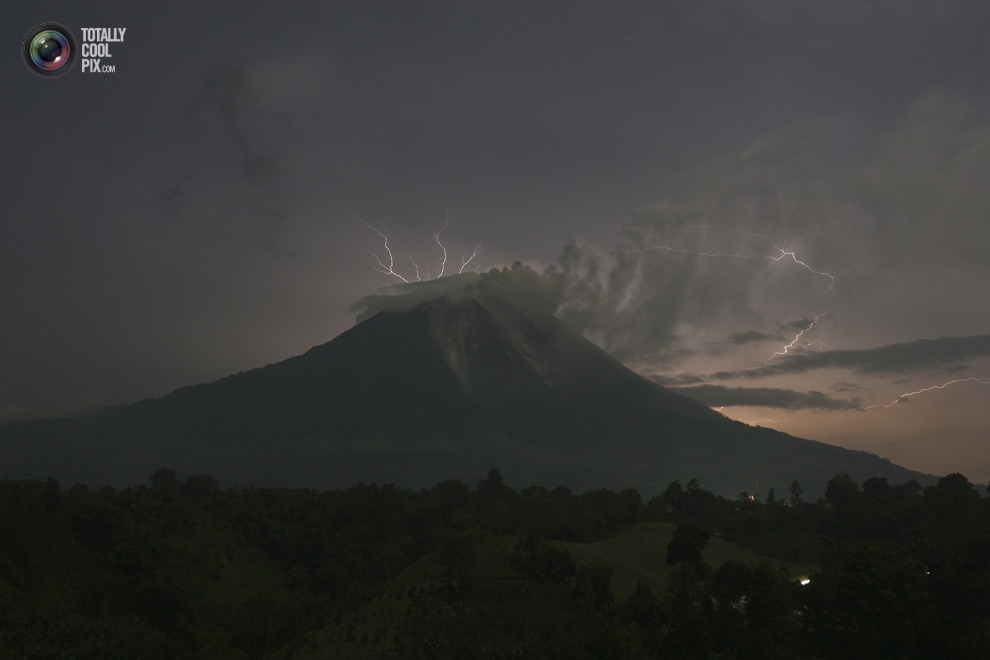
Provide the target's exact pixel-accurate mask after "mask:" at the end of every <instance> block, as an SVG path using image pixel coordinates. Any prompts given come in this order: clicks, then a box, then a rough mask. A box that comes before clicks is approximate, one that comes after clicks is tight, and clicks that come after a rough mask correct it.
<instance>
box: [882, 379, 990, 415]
mask: <svg viewBox="0 0 990 660" xmlns="http://www.w3.org/2000/svg"><path fill="white" fill-rule="evenodd" d="M957 383H979V384H980V385H990V378H979V377H973V378H956V379H955V380H950V381H948V382H947V383H942V384H941V385H932V386H931V387H923V388H921V389H920V390H915V391H914V392H905V393H904V394H902V395H900V396H899V397H897V398H896V399H894V400H893V401H891V402H890V403H875V404H873V405H872V406H863V410H872V409H874V408H891V407H893V406H896V405H897V404H899V403H904V402H906V401H907V400H908V398H909V397H912V396H916V395H918V394H924V393H925V392H931V391H932V390H944V389H945V388H947V387H948V386H950V385H955V384H957Z"/></svg>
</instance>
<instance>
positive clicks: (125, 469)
mask: <svg viewBox="0 0 990 660" xmlns="http://www.w3.org/2000/svg"><path fill="white" fill-rule="evenodd" d="M162 466H167V467H171V468H174V469H176V470H177V471H178V472H179V473H180V474H184V475H190V474H212V475H213V476H215V477H217V478H218V479H219V480H220V481H221V482H222V483H224V484H226V485H234V484H240V485H249V484H254V485H259V486H290V487H309V488H336V487H345V486H348V485H350V484H354V483H357V482H366V483H395V484H397V485H400V486H408V487H421V486H432V485H434V484H436V483H438V482H440V481H444V480H448V479H461V480H465V481H468V482H473V481H476V480H477V479H478V478H480V477H481V476H483V475H484V474H486V473H487V471H488V470H489V469H490V468H492V467H497V468H499V469H500V470H501V472H502V473H503V474H505V475H506V478H507V480H508V481H509V482H510V483H513V484H516V485H522V486H525V485H530V484H540V485H544V486H549V487H552V486H556V485H562V484H563V485H567V486H569V487H571V488H574V489H593V488H605V487H608V488H623V489H624V488H630V487H635V488H638V489H640V490H641V492H643V493H644V494H655V493H657V492H660V491H662V490H663V489H664V488H665V487H666V486H667V485H668V484H669V483H670V482H671V481H673V480H675V479H676V480H681V481H683V482H686V481H688V480H690V479H692V478H697V479H698V480H699V481H700V483H701V484H702V485H703V486H704V487H705V488H708V489H710V490H712V491H714V492H716V493H722V494H728V495H735V494H736V493H739V492H740V491H753V490H754V488H755V487H757V486H756V485H757V484H758V485H759V487H760V488H769V487H771V486H773V487H775V488H776V489H777V490H778V492H786V491H787V488H788V487H789V485H790V484H791V482H792V481H795V480H797V481H798V482H800V483H801V485H802V487H803V488H804V489H805V491H806V492H808V493H822V492H824V487H825V483H826V481H827V480H828V479H829V478H830V477H831V476H834V475H836V474H840V473H845V474H849V475H850V476H851V477H852V478H853V479H856V480H863V479H866V478H868V477H872V476H878V477H886V478H888V479H890V480H891V481H892V482H897V483H899V482H903V481H907V480H908V479H912V478H914V479H918V480H919V481H923V482H925V481H927V479H926V477H925V475H922V474H919V473H915V472H911V471H909V470H906V469H904V468H901V467H898V466H896V465H893V464H891V463H890V462H888V461H886V460H883V459H881V458H878V457H876V456H874V455H872V454H867V453H863V452H857V451H850V450H846V449H841V448H838V447H834V446H830V445H826V444H823V443H819V442H813V441H809V440H802V439H799V438H795V437H792V436H788V435H786V434H783V433H779V432H777V431H773V430H769V429H763V428H754V427H750V426H746V425H744V424H742V423H739V422H735V421H732V420H730V419H728V418H726V417H724V416H723V415H721V414H719V413H717V412H715V411H713V410H711V409H709V408H708V407H706V406H704V405H702V404H701V403H698V402H696V401H694V400H692V399H689V398H686V397H684V396H681V395H678V394H675V393H672V392H669V391H667V390H666V389H664V388H663V387H661V386H659V385H657V384H655V383H653V382H651V381H649V380H647V379H645V378H643V377H641V376H639V375H638V374H636V373H634V372H633V371H631V370H629V369H628V368H626V367H625V366H623V365H622V364H621V363H620V362H618V361H617V360H615V359H613V358H612V357H611V356H609V355H608V354H607V353H605V352H604V351H602V350H601V349H599V348H598V347H597V346H595V345H594V344H592V343H591V342H589V341H587V340H586V339H584V338H583V337H582V336H580V335H579V334H578V333H576V332H574V331H573V330H571V329H570V328H569V327H567V326H566V325H564V324H563V323H562V322H561V321H559V320H558V319H556V318H554V317H553V316H551V315H549V314H540V313H533V312H528V313H527V312H523V311H521V310H520V308H519V307H517V306H515V305H513V304H512V303H510V302H508V301H507V300H506V299H504V298H502V297H498V296H492V295H480V294H477V295H465V296H460V297H457V298H451V297H446V296H444V297H439V298H436V299H432V300H428V301H426V302H422V303H420V304H417V305H414V306H411V308H409V309H404V310H400V311H392V312H380V313H378V314H376V315H374V316H372V317H371V318H369V319H367V320H365V321H363V322H361V323H358V324H357V325H355V326H354V327H353V328H352V329H351V330H349V331H347V332H345V333H343V334H342V335H340V336H339V337H337V338H336V339H334V340H333V341H330V342H328V343H326V344H322V345H320V346H316V347H315V348H312V349H311V350H309V351H308V352H306V353H305V354H303V355H300V356H298V357H294V358H291V359H288V360H285V361H283V362H279V363H277V364H272V365H269V366H266V367H262V368H259V369H254V370H252V371H248V372H244V373H239V374H237V375H233V376H228V377H226V378H223V379H221V380H218V381H216V382H213V383H209V384H203V385H196V386H191V387H184V388H181V389H178V390H176V391H174V392H172V393H170V394H168V395H166V396H164V397H161V398H158V399H149V400H145V401H139V402H137V403H133V404H130V405H126V406H119V407H115V408H110V409H107V410H104V411H102V412H99V413H95V414H90V415H85V416H81V417H75V418H71V419H60V420H44V421H18V422H11V423H8V424H6V425H3V426H0V476H4V477H14V478H45V477H49V476H53V477H56V478H57V479H59V480H60V481H62V482H63V483H72V482H75V481H79V482H83V483H90V484H112V485H131V484H136V483H142V482H144V481H145V480H146V479H147V478H148V476H149V475H150V474H151V473H152V472H153V471H154V470H156V469H157V468H159V467H162Z"/></svg>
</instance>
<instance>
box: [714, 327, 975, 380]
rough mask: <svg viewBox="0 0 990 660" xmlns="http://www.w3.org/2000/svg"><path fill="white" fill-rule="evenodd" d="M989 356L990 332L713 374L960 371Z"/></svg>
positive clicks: (724, 376) (798, 358)
mask: <svg viewBox="0 0 990 660" xmlns="http://www.w3.org/2000/svg"><path fill="white" fill-rule="evenodd" d="M988 356H990V335H976V336H972V337H940V338H938V339H919V340H918V341H912V342H906V343H901V344H889V345H887V346H880V347H877V348H868V349H856V350H832V351H820V352H808V353H799V354H795V355H784V356H779V357H777V358H775V359H774V360H773V362H771V363H770V364H766V365H763V366H761V367H756V368H753V369H744V370H740V371H723V372H719V373H716V374H714V375H713V376H712V377H713V378H715V379H717V380H733V379H737V378H765V377H767V376H781V375H785V374H800V373H806V372H809V371H813V370H817V369H832V368H843V369H851V370H852V371H855V372H857V373H860V374H872V375H889V374H908V373H913V372H920V371H958V370H960V369H961V368H962V366H963V363H964V362H965V361H966V360H972V359H974V358H985V357H988Z"/></svg>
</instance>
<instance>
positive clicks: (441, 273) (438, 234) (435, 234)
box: [433, 220, 450, 280]
mask: <svg viewBox="0 0 990 660" xmlns="http://www.w3.org/2000/svg"><path fill="white" fill-rule="evenodd" d="M449 224H450V220H447V222H445V223H443V227H441V228H440V231H438V232H435V233H434V234H433V240H435V241H436V242H437V245H439V246H440V249H441V250H443V261H442V262H441V263H440V274H439V275H437V279H438V280H439V279H440V278H441V277H443V269H444V268H446V267H447V248H445V247H444V245H443V243H441V242H440V234H442V233H443V230H444V229H446V228H447V225H449Z"/></svg>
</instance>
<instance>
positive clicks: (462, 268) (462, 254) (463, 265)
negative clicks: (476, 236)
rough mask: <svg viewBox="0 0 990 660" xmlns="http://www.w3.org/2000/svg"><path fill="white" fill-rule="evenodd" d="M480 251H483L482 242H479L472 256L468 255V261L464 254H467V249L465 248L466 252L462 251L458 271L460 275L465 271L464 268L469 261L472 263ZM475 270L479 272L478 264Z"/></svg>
mask: <svg viewBox="0 0 990 660" xmlns="http://www.w3.org/2000/svg"><path fill="white" fill-rule="evenodd" d="M480 251H481V243H478V245H477V246H476V247H475V248H474V252H472V253H471V256H470V257H468V258H467V260H466V261H465V260H464V255H466V254H467V250H465V251H464V252H462V253H461V267H460V269H459V270H458V271H457V274H458V275H460V274H461V273H463V272H464V269H465V268H467V265H468V264H469V263H471V262H472V261H474V258H475V257H477V256H478V253H479V252H480ZM474 272H478V267H477V266H475V267H474Z"/></svg>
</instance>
